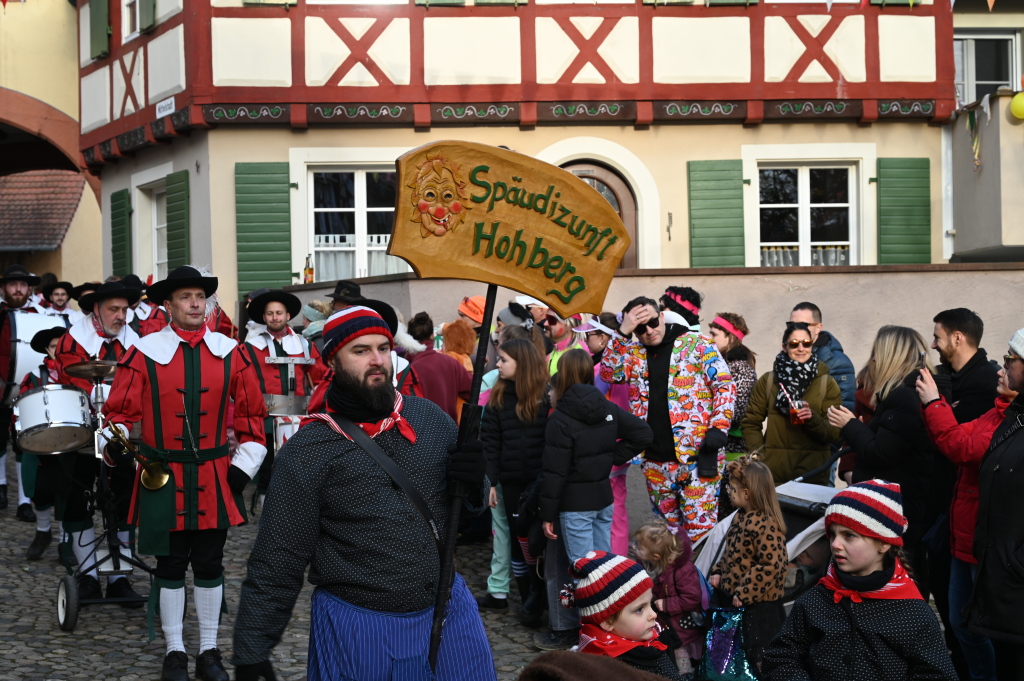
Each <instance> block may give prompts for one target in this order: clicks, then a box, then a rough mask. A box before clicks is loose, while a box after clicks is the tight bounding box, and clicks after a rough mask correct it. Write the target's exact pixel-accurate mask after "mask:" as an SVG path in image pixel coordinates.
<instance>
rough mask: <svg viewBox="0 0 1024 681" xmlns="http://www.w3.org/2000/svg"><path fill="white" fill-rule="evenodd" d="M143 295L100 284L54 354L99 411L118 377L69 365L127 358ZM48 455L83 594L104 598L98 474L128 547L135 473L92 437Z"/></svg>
mask: <svg viewBox="0 0 1024 681" xmlns="http://www.w3.org/2000/svg"><path fill="white" fill-rule="evenodd" d="M138 299H139V292H138V291H136V290H135V289H130V288H125V287H124V285H123V284H122V283H121V282H119V281H113V282H108V283H106V284H100V285H99V286H98V287H97V288H96V290H95V291H90V292H89V293H86V294H85V295H83V296H82V297H81V299H80V300H79V301H78V305H79V307H80V308H81V309H82V312H84V313H85V316H84V317H82V318H81V319H80V320H78V321H77V322H75V323H74V324H72V325H71V328H70V329H68V332H67V333H66V334H64V335H63V336H61V338H60V341H59V342H58V343H57V352H56V354H55V358H56V362H57V380H58V382H59V383H61V384H63V385H71V386H74V387H76V388H80V389H81V390H83V391H85V392H86V393H88V394H89V399H90V401H91V402H92V406H93V409H94V410H96V409H98V408H99V406H100V405H101V404H102V403H103V400H104V399H106V396H107V395H108V394H109V392H110V383H111V382H112V380H113V379H112V378H108V379H106V380H105V381H104V382H103V383H102V384H100V385H98V386H97V385H94V384H93V383H92V382H91V381H89V380H87V379H84V378H76V377H74V376H71V375H69V374H68V373H67V369H68V367H70V366H73V365H75V364H79V363H81V362H87V361H90V360H103V361H108V362H116V361H118V360H120V359H121V358H122V357H124V355H125V353H127V352H128V351H129V350H131V349H132V347H133V346H134V345H135V343H136V342H137V341H138V340H139V336H138V334H136V333H135V332H134V331H133V330H132V329H131V328H130V327H129V326H128V324H127V315H128V308H129V306H130V305H131V304H132V303H134V302H135V301H137V300H138ZM43 458H44V459H45V460H44V461H42V462H41V463H42V465H43V466H44V467H46V470H47V474H48V476H49V478H50V479H51V480H52V481H53V484H54V492H55V503H54V507H55V509H56V515H57V520H59V521H60V522H61V526H62V528H63V531H64V532H66V533H67V541H68V542H69V543H70V544H71V550H72V552H73V553H74V554H75V558H76V559H77V560H78V564H79V565H80V566H81V568H80V570H79V573H80V576H79V581H78V589H79V592H78V593H79V597H80V598H83V599H86V598H100V597H101V595H102V594H101V592H100V583H99V575H98V573H97V571H96V566H95V565H94V564H93V563H94V557H90V554H91V553H93V548H94V546H95V544H96V541H97V540H96V530H95V528H94V524H93V515H94V512H95V508H96V504H95V502H94V499H95V491H94V487H95V484H96V479H97V476H98V475H105V476H107V480H108V481H109V487H110V490H111V491H112V492H113V495H114V506H115V509H116V513H117V520H118V527H117V536H118V539H119V540H120V541H121V543H122V544H125V545H127V544H128V542H129V541H130V538H129V529H130V528H129V525H128V509H129V504H130V501H131V490H132V480H133V475H132V471H131V470H129V469H128V468H122V469H113V468H109V467H106V466H101V465H100V461H99V459H97V458H96V450H95V445H94V444H93V442H92V441H90V442H89V444H88V445H86V446H85V447H83V448H82V449H80V450H78V451H77V452H67V453H65V454H60V455H58V456H56V457H43ZM101 541H102V539H101ZM87 559H88V564H87V563H86V560H87ZM107 580H108V581H107V598H137V597H138V594H137V593H135V592H134V591H133V590H132V588H131V584H130V583H129V581H128V579H127V578H126V577H125V576H124V575H111V576H109V577H108V578H107ZM122 604H123V605H124V606H125V607H134V608H137V607H139V603H137V602H136V603H130V602H125V603H122Z"/></svg>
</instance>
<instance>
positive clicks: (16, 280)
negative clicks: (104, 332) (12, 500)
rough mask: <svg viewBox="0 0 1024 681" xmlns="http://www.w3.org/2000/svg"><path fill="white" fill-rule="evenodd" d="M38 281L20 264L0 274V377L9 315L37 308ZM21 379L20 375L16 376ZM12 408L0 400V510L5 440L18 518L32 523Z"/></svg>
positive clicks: (7, 349) (5, 363) (5, 366)
mask: <svg viewBox="0 0 1024 681" xmlns="http://www.w3.org/2000/svg"><path fill="white" fill-rule="evenodd" d="M38 283H39V277H35V276H32V275H31V274H29V273H28V272H27V271H26V270H25V268H24V267H22V266H21V265H11V266H10V267H8V268H7V270H6V271H5V272H4V275H3V277H0V293H3V297H4V299H3V300H2V301H0V380H6V379H7V377H8V376H9V374H10V369H11V362H12V361H13V359H14V358H12V357H11V348H12V345H11V325H10V324H9V323H8V315H9V314H10V313H11V312H15V311H17V312H30V313H33V314H36V313H37V312H38V311H37V310H36V308H35V306H33V305H32V287H33V286H35V285H36V284H38ZM19 378H20V377H19ZM13 415H14V410H13V409H12V408H11V407H9V406H7V405H5V404H3V403H2V402H0V511H3V510H6V509H7V443H8V442H9V441H10V442H11V444H12V445H13V447H14V455H15V460H16V461H17V464H18V465H17V469H18V512H17V518H18V520H21V521H24V522H27V523H34V522H35V521H36V515H35V513H33V512H32V504H31V502H30V501H29V498H28V497H27V496H25V491H24V490H25V485H24V484H23V483H22V481H21V450H20V449H19V448H18V443H17V442H14V441H13V438H11V429H12V428H13V427H14V421H13V420H12V419H13Z"/></svg>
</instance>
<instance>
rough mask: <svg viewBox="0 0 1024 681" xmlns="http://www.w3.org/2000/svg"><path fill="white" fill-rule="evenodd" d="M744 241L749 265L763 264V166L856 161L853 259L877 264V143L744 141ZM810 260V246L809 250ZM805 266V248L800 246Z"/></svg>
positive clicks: (853, 163)
mask: <svg viewBox="0 0 1024 681" xmlns="http://www.w3.org/2000/svg"><path fill="white" fill-rule="evenodd" d="M740 157H741V159H742V164H743V181H744V186H743V243H744V263H745V264H746V266H747V267H760V266H761V210H760V204H761V200H760V185H759V182H758V179H759V174H758V170H759V169H760V168H761V167H768V166H774V167H780V166H785V165H787V164H789V165H797V166H805V165H806V166H812V165H818V166H825V167H836V166H852V173H851V174H852V175H853V176H854V177H852V178H851V188H852V189H854V190H855V191H852V192H851V195H850V244H851V245H850V264H851V265H876V264H878V220H877V198H876V194H875V191H874V188H873V187H872V186H871V180H873V179H874V176H875V173H876V171H877V168H878V151H877V147H876V145H875V144H872V143H868V144H744V145H741V146H740ZM806 253H807V256H806V257H807V264H808V265H809V264H810V251H809V250H807V252H806ZM800 257H801V265H803V258H804V253H803V251H801V255H800Z"/></svg>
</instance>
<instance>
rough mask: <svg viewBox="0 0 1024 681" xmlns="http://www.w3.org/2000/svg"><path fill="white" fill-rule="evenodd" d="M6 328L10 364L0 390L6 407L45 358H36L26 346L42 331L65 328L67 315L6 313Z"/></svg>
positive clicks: (38, 356) (37, 355)
mask: <svg viewBox="0 0 1024 681" xmlns="http://www.w3.org/2000/svg"><path fill="white" fill-rule="evenodd" d="M7 324H9V325H10V333H11V363H10V366H9V367H8V368H7V375H6V376H3V379H4V381H6V383H5V385H4V390H3V403H4V405H6V406H8V407H10V406H13V405H14V402H15V400H17V399H18V391H19V390H21V382H22V381H23V380H25V376H27V375H28V374H30V373H32V372H33V371H36V370H37V369H39V366H40V365H41V364H42V363H43V359H44V358H45V355H40V354H39V353H38V352H36V351H35V350H33V349H32V346H31V345H29V344H30V343H31V342H32V337H33V336H35V335H36V334H37V333H39V332H40V331H42V330H43V329H52V328H54V327H58V326H63V327H64V328H65V329H67V328H69V327H70V326H71V324H70V323H69V322H68V318H67V315H45V314H35V313H32V312H21V311H19V310H14V311H11V312H8V313H7Z"/></svg>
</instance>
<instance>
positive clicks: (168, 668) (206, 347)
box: [103, 266, 267, 681]
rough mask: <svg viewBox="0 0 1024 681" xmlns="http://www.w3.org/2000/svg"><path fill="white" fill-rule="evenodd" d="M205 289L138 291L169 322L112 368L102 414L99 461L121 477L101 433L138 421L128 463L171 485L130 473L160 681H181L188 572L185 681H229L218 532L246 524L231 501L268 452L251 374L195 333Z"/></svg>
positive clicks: (203, 328)
mask: <svg viewBox="0 0 1024 681" xmlns="http://www.w3.org/2000/svg"><path fill="white" fill-rule="evenodd" d="M216 290H217V279H216V277H212V276H211V277H204V276H202V274H201V273H200V272H199V271H198V270H197V269H195V268H193V267H189V266H183V267H179V268H177V269H175V270H174V271H172V272H171V273H170V274H169V275H168V276H167V279H165V280H163V281H158V282H156V283H154V284H152V285H151V286H149V288H148V294H149V298H150V300H151V301H152V302H154V303H157V302H160V303H162V304H163V306H164V309H166V310H167V312H168V313H169V314H170V316H171V323H170V324H169V325H168V326H166V327H164V328H163V329H161V330H160V331H158V332H156V333H152V334H150V335H148V336H144V337H142V338H141V339H140V340H139V341H137V343H136V345H135V347H134V348H133V349H132V351H131V352H129V353H128V354H127V355H126V356H125V357H124V359H122V360H121V362H120V365H119V367H118V370H117V374H116V376H115V378H114V385H113V388H112V389H111V393H110V397H109V398H108V399H107V403H106V404H105V405H104V407H103V413H104V415H105V417H106V418H107V419H108V425H107V430H105V431H104V434H103V435H104V438H103V440H104V443H103V444H104V445H105V448H104V452H105V456H107V457H109V458H110V459H112V460H115V461H116V462H117V463H118V464H120V465H125V466H130V465H131V462H132V457H131V455H130V454H128V453H126V452H123V451H122V450H121V448H120V447H119V446H118V445H117V443H116V442H110V441H109V428H111V427H115V428H119V429H121V431H122V432H123V433H127V432H128V430H129V429H130V428H131V425H132V424H134V423H139V422H141V423H142V442H141V445H140V446H139V453H140V454H141V456H142V457H143V458H145V459H146V460H148V461H158V462H160V463H162V464H163V469H164V470H165V471H167V472H168V473H169V474H170V479H169V480H168V481H167V483H166V484H165V485H164V486H162V487H160V488H159V489H156V490H150V489H146V488H145V487H143V486H142V484H141V469H140V473H139V474H138V475H137V476H136V484H135V487H134V494H133V496H132V508H131V516H130V517H131V521H132V524H133V525H135V526H136V527H137V530H138V540H139V544H138V551H139V553H144V554H149V555H154V556H156V561H157V565H156V570H155V572H154V574H155V576H156V579H155V580H154V583H153V589H152V590H151V591H150V612H151V613H153V612H154V611H156V612H159V614H160V622H161V626H162V629H163V634H164V639H165V641H166V643H167V654H166V656H165V657H164V662H163V670H162V677H161V678H162V679H164V681H187V679H188V678H189V674H188V656H187V655H186V654H185V646H184V642H183V640H182V620H183V618H184V614H185V570H186V569H187V568H188V566H189V564H191V565H192V574H193V576H194V578H195V588H194V590H193V598H194V599H195V606H196V613H197V615H198V617H199V654H198V655H197V656H196V675H197V676H198V677H199V678H200V679H204V681H227V680H228V675H227V672H226V671H225V670H224V666H223V663H222V662H221V655H220V651H219V650H217V628H218V624H219V621H220V614H221V611H222V607H223V604H224V565H223V559H224V542H225V540H226V539H227V532H228V527H231V526H234V525H240V524H242V523H243V522H245V520H246V516H245V504H244V502H243V501H242V491H243V490H244V489H245V486H246V485H247V484H248V483H249V481H250V480H251V479H252V478H253V477H254V476H255V475H256V472H257V471H258V470H259V468H260V464H261V463H262V462H263V457H264V455H265V454H266V451H267V450H266V446H265V438H264V435H263V433H264V427H263V421H264V418H265V417H266V415H267V412H266V407H265V406H264V403H263V396H262V395H261V394H260V386H259V378H258V377H257V375H256V371H255V369H254V368H253V366H252V363H251V362H250V360H249V358H248V357H247V356H246V353H245V352H244V351H243V350H242V348H240V347H239V345H238V344H237V343H236V342H235V341H234V340H232V339H230V338H228V337H227V336H225V335H223V334H220V333H217V332H216V331H213V330H211V329H210V328H209V327H208V326H207V325H206V323H205V318H206V301H207V298H208V297H209V296H211V295H213V293H214V292H215V291H216ZM232 400H233V401H234V417H233V426H234V430H235V436H236V437H237V438H238V442H239V444H238V447H237V449H236V450H235V453H234V455H231V454H229V451H228V439H227V427H228V423H227V421H228V417H227V414H228V404H229V402H230V401H232ZM151 627H152V625H151ZM150 635H151V636H152V628H151V629H150Z"/></svg>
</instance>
